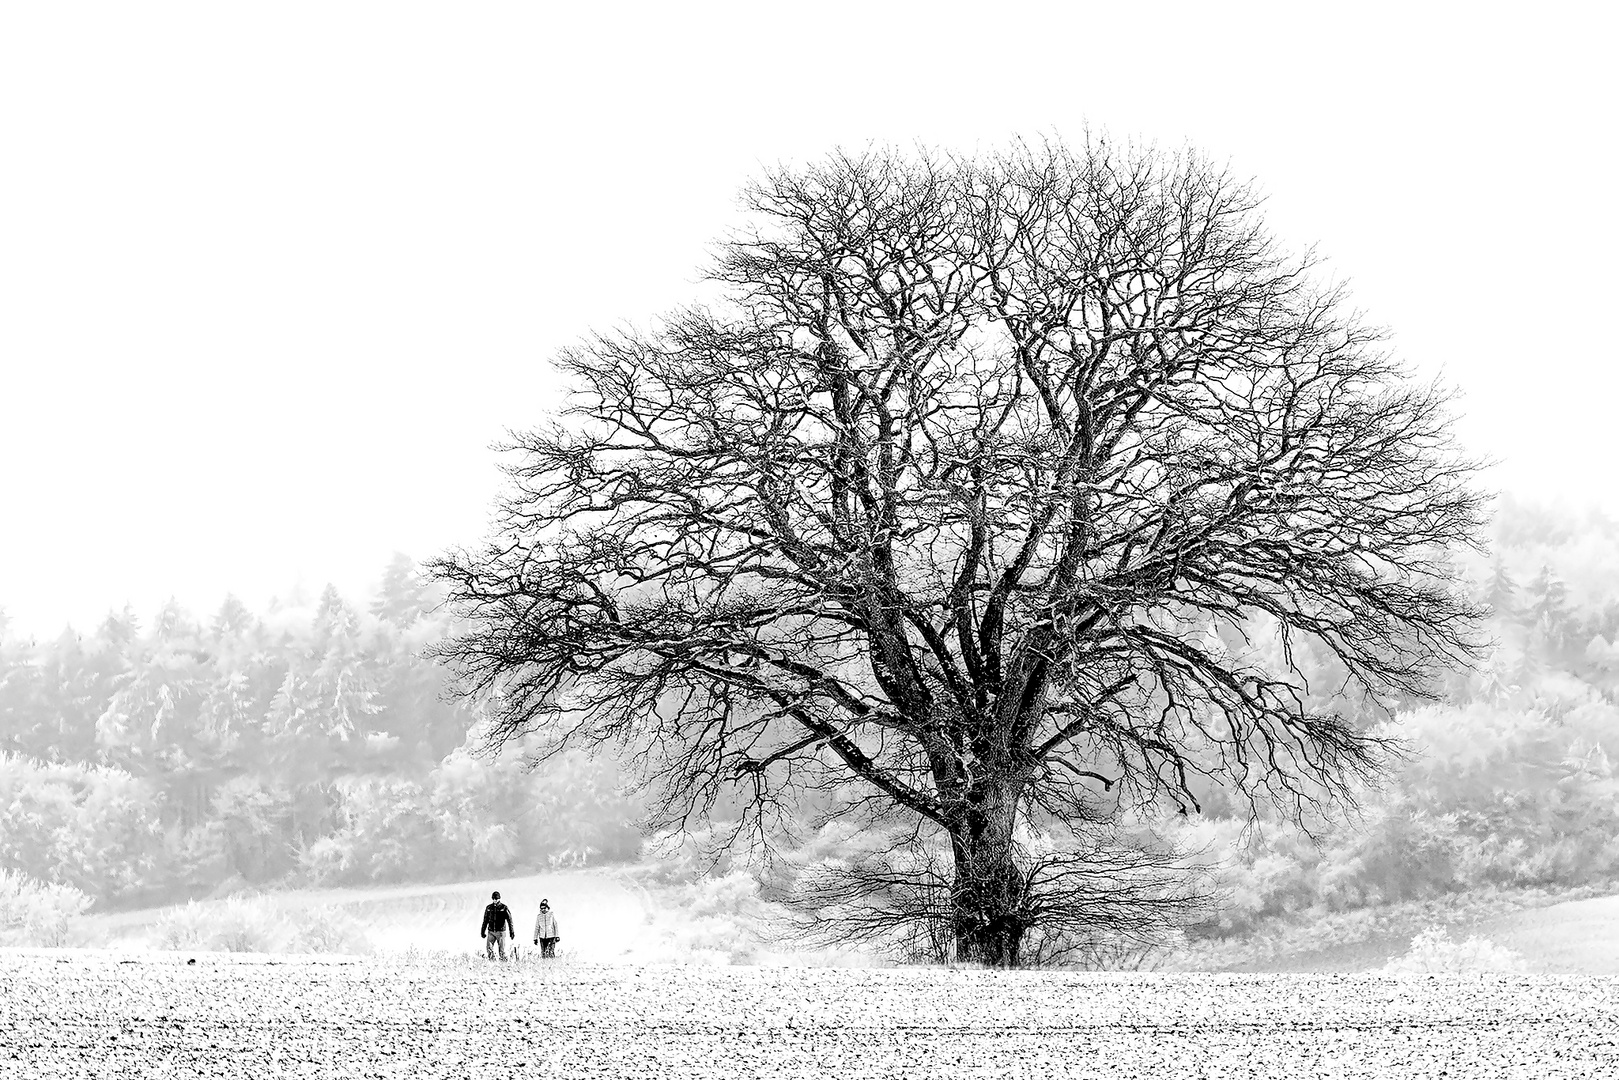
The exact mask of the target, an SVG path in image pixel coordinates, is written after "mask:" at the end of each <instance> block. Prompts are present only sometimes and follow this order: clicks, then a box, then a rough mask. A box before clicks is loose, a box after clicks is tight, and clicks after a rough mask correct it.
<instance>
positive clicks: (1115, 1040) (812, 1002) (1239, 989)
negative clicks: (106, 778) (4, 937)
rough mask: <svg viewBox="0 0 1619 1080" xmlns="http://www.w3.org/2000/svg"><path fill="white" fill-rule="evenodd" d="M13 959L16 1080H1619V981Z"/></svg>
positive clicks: (3, 1033) (0, 974)
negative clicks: (532, 1079) (1057, 1079)
mask: <svg viewBox="0 0 1619 1080" xmlns="http://www.w3.org/2000/svg"><path fill="white" fill-rule="evenodd" d="M192 960H193V958H192V957H188V956H186V955H185V954H183V953H130V952H122V953H121V952H118V951H114V950H65V951H55V952H53V951H47V950H38V951H27V950H4V951H0V1075H4V1076H7V1077H15V1078H17V1080H27V1078H34V1077H40V1078H43V1077H51V1078H55V1077H62V1076H94V1077H100V1076H120V1077H122V1076H129V1077H149V1076H158V1077H162V1076H176V1077H181V1076H184V1077H191V1076H207V1077H253V1078H255V1080H259V1078H264V1077H270V1076H308V1077H322V1078H325V1077H332V1076H343V1077H348V1076H378V1077H461V1076H465V1077H484V1076H488V1077H514V1076H568V1077H578V1076H615V1077H652V1076H669V1077H679V1078H681V1080H686V1078H692V1077H744V1076H746V1077H752V1076H784V1077H787V1076H790V1077H801V1076H836V1077H839V1078H840V1080H854V1078H856V1077H889V1076H925V1077H930V1078H934V1077H955V1076H1031V1077H1047V1076H1074V1077H1084V1076H1095V1077H1107V1078H1108V1080H1129V1078H1132V1077H1164V1076H1173V1077H1222V1076H1229V1077H1287V1078H1289V1080H1303V1078H1306V1077H1338V1076H1380V1077H1382V1076H1399V1077H1434V1076H1440V1075H1445V1076H1449V1077H1453V1078H1454V1077H1459V1076H1480V1077H1485V1076H1488V1077H1502V1076H1522V1077H1537V1078H1539V1077H1595V1076H1619V982H1616V981H1615V980H1614V979H1611V978H1592V977H1576V976H1563V977H1549V976H1451V977H1430V976H1414V977H1413V976H1401V977H1392V976H1364V975H1363V976H1314V975H1141V974H1132V975H1120V974H1107V975H1104V974H1076V973H1059V972H1009V973H1008V972H989V971H973V970H950V969H921V968H899V969H839V968H780V967H774V968H771V967H730V968H722V967H712V966H701V965H683V966H675V965H662V966H660V965H635V966H631V965H618V966H611V965H595V964H584V963H575V962H564V963H556V964H552V965H550V966H545V965H541V964H540V963H538V962H537V961H530V960H525V961H524V962H523V963H520V964H489V963H487V962H485V961H483V960H481V959H477V960H474V959H472V958H461V959H442V958H441V959H438V960H434V961H427V962H422V961H411V960H407V959H400V958H372V959H353V960H342V959H335V958H313V957H302V958H295V957H268V956H257V957H250V956H245V955H240V954H222V953H200V954H198V955H197V956H196V957H195V958H194V961H195V962H192Z"/></svg>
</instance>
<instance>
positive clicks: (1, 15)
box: [0, 0, 1619, 634]
mask: <svg viewBox="0 0 1619 1080" xmlns="http://www.w3.org/2000/svg"><path fill="white" fill-rule="evenodd" d="M567 7H568V8H569V9H571V10H568V11H563V10H561V8H562V5H557V8H558V10H555V11H552V10H548V9H549V8H550V5H542V4H533V3H528V4H511V5H496V4H477V3H471V2H457V3H444V4H438V5H423V4H407V3H397V2H395V3H387V4H362V3H341V2H337V0H323V2H319V3H293V2H286V0H282V2H277V3H273V4H268V3H267V4H257V5H248V4H221V3H217V2H209V3H197V4H174V3H160V2H146V3H141V4H126V3H109V4H104V5H89V4H79V3H71V2H66V0H51V2H49V3H14V4H5V5H3V6H0V606H3V607H4V608H5V609H6V610H7V611H8V612H9V614H10V615H11V616H12V618H13V623H14V628H15V629H18V630H23V631H26V632H32V633H37V634H52V633H55V632H56V631H58V630H59V629H60V628H61V626H62V625H63V624H64V623H65V622H67V621H70V620H71V621H72V622H73V623H74V625H76V626H78V627H80V628H84V629H88V628H90V627H91V626H93V625H94V624H95V623H96V622H98V621H99V619H100V618H101V617H102V616H103V615H104V614H105V612H106V611H107V610H108V609H109V608H112V607H115V606H121V605H122V604H123V603H124V602H126V601H129V602H132V603H134V604H135V606H136V608H137V609H138V610H139V611H141V613H142V614H143V615H145V616H146V617H147V618H150V615H151V613H152V611H153V610H154V609H155V607H156V605H157V604H159V603H160V602H161V601H162V600H163V599H164V598H166V597H168V596H170V595H173V596H176V597H178V598H179V599H180V600H181V601H182V602H183V603H185V604H187V605H189V606H191V607H193V608H194V609H196V610H198V611H199V612H206V611H209V610H211V609H212V608H213V607H214V606H215V605H217V603H218V602H219V600H220V599H221V598H222V597H223V595H224V594H225V593H226V592H227V591H234V592H236V593H237V594H238V595H240V596H242V597H243V599H245V600H247V601H248V602H249V603H251V604H254V605H261V604H262V603H263V602H264V601H265V600H266V599H267V598H268V597H269V596H270V595H271V594H272V593H274V592H279V591H284V590H285V589H287V588H288V587H289V586H291V585H293V584H294V583H296V582H300V581H301V582H302V583H303V585H304V587H306V588H307V589H309V590H311V591H317V590H318V589H319V588H320V586H321V585H322V584H324V583H325V582H327V581H334V582H336V583H337V584H338V585H339V586H340V587H342V588H344V589H345V590H349V591H358V590H359V589H361V588H363V587H365V585H366V584H367V583H368V582H369V581H370V580H372V579H374V578H375V577H376V576H377V574H378V573H379V571H380V569H381V567H382V565H383V563H384V562H385V561H386V559H387V558H388V556H389V555H390V553H391V552H393V551H395V550H402V551H405V552H408V553H410V554H413V555H416V556H418V557H424V556H427V555H430V554H432V553H434V552H436V551H438V550H440V549H441V548H443V547H444V546H446V545H448V544H452V543H460V542H467V543H470V542H473V541H475V540H477V539H479V538H480V537H481V535H482V533H483V530H484V526H485V522H486V520H487V508H488V506H489V503H490V500H491V498H492V496H493V494H494V492H495V491H496V490H497V487H498V480H499V478H498V475H497V473H496V471H495V456H494V455H493V454H492V453H491V452H490V451H489V449H488V446H489V444H490V443H491V442H492V441H494V440H495V439H496V438H498V437H499V435H500V434H501V432H502V430H503V429H505V428H506V427H508V426H519V427H521V426H527V425H529V424H532V423H534V422H535V421H537V420H538V419H540V417H541V415H542V412H543V410H544V409H546V408H547V407H548V406H550V405H552V404H555V402H556V400H557V398H556V393H555V391H556V387H555V383H554V380H553V379H552V378H551V377H550V376H549V375H548V373H547V369H546V364H545V361H546V358H547V357H548V356H549V355H551V354H552V352H553V351H554V350H555V349H557V348H558V347H559V346H562V345H566V344H568V343H570V342H572V341H574V340H576V339H578V338H579V337H580V336H582V335H583V334H584V333H585V332H586V331H587V330H589V329H591V328H593V327H606V326H609V325H611V324H613V323H615V322H618V321H621V320H637V321H640V320H644V319H645V318H646V317H647V316H649V315H651V314H654V313H656V312H657V311H659V310H662V309H665V308H668V307H670V306H672V305H674V304H677V303H679V302H681V301H682V300H684V299H686V298H688V297H689V296H690V295H691V294H692V293H693V291H694V279H695V271H696V269H697V268H698V267H699V265H700V264H701V263H702V261H703V259H704V257H705V254H706V252H707V250H708V245H709V243H710V242H711V241H712V240H714V239H715V238H717V237H718V236H719V235H720V234H721V232H722V231H723V230H724V229H725V228H726V227H727V226H728V225H730V224H732V223H734V221H735V220H736V218H735V203H734V195H735V192H736V190H737V188H738V186H739V185H740V184H741V183H742V182H743V181H744V180H746V179H747V178H748V177H749V176H751V175H753V174H755V173H756V172H757V171H758V168H759V166H760V165H761V164H762V163H775V162H777V161H781V160H803V159H806V158H813V157H818V156H819V155H821V154H822V153H824V152H825V151H827V150H829V149H831V148H833V147H834V146H837V145H844V146H860V145H863V144H864V143H866V142H867V141H868V140H872V139H879V140H898V141H901V142H905V143H910V142H913V141H916V140H922V141H924V142H927V143H930V144H934V145H940V146H948V147H952V148H957V149H971V148H972V147H973V146H975V145H985V146H988V145H996V144H1000V143H1002V142H1004V141H1005V140H1006V139H1007V137H1008V136H1010V135H1012V134H1015V133H1024V134H1030V135H1039V134H1042V133H1055V134H1059V135H1066V136H1068V137H1070V138H1071V139H1073V140H1074V141H1077V140H1078V138H1079V136H1080V133H1081V128H1082V125H1083V124H1084V123H1085V122H1086V121H1089V122H1090V123H1091V124H1092V125H1094V126H1098V127H1102V128H1106V129H1107V130H1108V131H1109V132H1110V133H1111V134H1113V135H1115V136H1131V137H1139V138H1145V139H1150V140H1155V141H1157V142H1159V143H1162V144H1168V145H1171V146H1173V145H1178V144H1180V143H1182V142H1186V141H1190V142H1191V143H1193V144H1195V145H1196V146H1198V147H1200V148H1201V149H1203V150H1204V151H1206V152H1208V153H1210V154H1212V155H1214V156H1215V157H1217V158H1221V159H1226V160H1229V162H1230V164H1231V166H1232V168H1233V169H1234V170H1235V171H1236V172H1238V173H1240V174H1243V175H1248V176H1252V177H1254V178H1256V179H1257V180H1258V181H1259V183H1260V185H1261V186H1262V188H1263V189H1264V190H1265V191H1267V192H1268V193H1269V194H1270V196H1271V201H1270V204H1269V211H1268V219H1269V222H1270V224H1271V226H1272V228H1273V229H1274V230H1275V231H1276V232H1277V233H1278V234H1279V235H1280V236H1281V237H1283V238H1284V239H1285V240H1286V241H1288V242H1290V243H1291V244H1293V245H1295V246H1297V247H1303V246H1306V245H1308V244H1311V243H1314V244H1316V245H1318V247H1319V250H1320V251H1321V253H1322V254H1324V255H1326V256H1327V257H1328V258H1329V259H1330V264H1329V265H1330V267H1331V268H1332V270H1333V272H1334V273H1335V274H1337V275H1339V276H1341V277H1345V278H1348V279H1349V280H1350V281H1351V283H1352V285H1353V288H1354V294H1355V298H1356V301H1357V305H1358V306H1359V307H1361V308H1363V309H1364V310H1365V311H1366V312H1367V313H1368V315H1369V316H1370V318H1371V319H1372V321H1375V322H1377V323H1380V324H1383V325H1386V326H1388V327H1390V328H1392V330H1393V331H1394V334H1395V338H1394V340H1395V344H1396V347H1397V348H1398V349H1399V351H1400V352H1401V353H1402V354H1403V355H1404V356H1406V357H1407V358H1408V359H1410V360H1411V361H1413V362H1414V363H1416V364H1417V365H1418V366H1419V367H1420V368H1421V369H1422V370H1425V371H1433V372H1439V371H1442V372H1443V373H1444V374H1445V375H1446V376H1447V377H1448V378H1450V379H1451V380H1452V381H1454V382H1455V383H1457V384H1459V385H1460V386H1461V388H1462V389H1463V390H1464V392H1465V394H1466V397H1465V399H1464V401H1463V402H1462V409H1463V410H1464V412H1465V419H1464V421H1463V423H1462V425H1461V427H1460V431H1461V434H1462V436H1463V438H1464V439H1465V441H1466V442H1467V443H1468V444H1469V445H1470V446H1471V447H1472V448H1474V449H1475V450H1477V451H1479V452H1483V453H1487V454H1490V455H1493V456H1495V457H1497V458H1499V459H1502V461H1503V462H1504V464H1503V466H1502V467H1501V468H1500V469H1498V470H1497V471H1496V473H1495V474H1494V475H1492V476H1491V477H1490V480H1491V482H1492V483H1493V484H1495V485H1497V486H1501V487H1505V488H1508V489H1511V490H1514V491H1518V492H1522V493H1525V494H1527V495H1530V496H1531V497H1535V496H1541V497H1544V496H1546V495H1562V496H1564V497H1566V498H1568V499H1570V500H1571V501H1573V502H1576V503H1583V502H1597V503H1601V504H1604V505H1606V506H1607V507H1609V508H1610V509H1619V489H1616V486H1615V484H1614V482H1613V480H1612V479H1611V475H1612V473H1611V469H1612V468H1613V465H1614V453H1613V448H1612V438H1611V435H1610V432H1611V430H1612V427H1611V424H1610V417H1611V415H1612V411H1613V409H1614V407H1615V403H1614V390H1615V389H1616V385H1619V377H1616V375H1615V360H1616V355H1615V354H1616V349H1615V346H1614V331H1613V330H1612V328H1611V327H1610V326H1609V321H1610V320H1609V318H1608V316H1609V314H1610V313H1611V311H1612V309H1613V305H1614V297H1615V295H1616V294H1619V270H1616V268H1615V267H1616V256H1615V253H1616V252H1619V235H1616V234H1619V228H1616V225H1615V202H1614V198H1615V193H1616V190H1619V189H1616V186H1615V179H1614V171H1613V166H1614V156H1615V154H1614V145H1615V135H1616V132H1619V122H1616V117H1615V111H1616V108H1615V106H1616V102H1619V88H1616V86H1615V75H1614V72H1615V70H1616V69H1619V65H1616V64H1615V62H1614V59H1613V52H1612V50H1613V46H1614V42H1615V40H1616V39H1615V35H1614V30H1615V24H1614V21H1613V16H1611V15H1609V14H1607V12H1608V11H1609V10H1611V9H1612V7H1613V5H1610V4H1598V3H1591V4H1588V5H1586V4H1582V5H1566V6H1557V5H1552V4H1546V3H1538V4H1535V5H1518V6H1515V7H1514V8H1512V9H1507V8H1502V9H1500V10H1495V9H1493V8H1492V7H1491V6H1490V5H1487V4H1478V3H1473V4H1456V5H1454V6H1450V7H1448V8H1446V7H1442V6H1439V5H1432V6H1428V7H1427V8H1426V11H1427V13H1426V14H1418V13H1416V12H1415V10H1414V9H1416V8H1417V7H1418V5H1416V4H1410V3H1407V4H1396V5H1390V6H1387V7H1381V8H1380V7H1377V6H1375V5H1369V4H1365V3H1356V4H1338V5H1331V7H1332V8H1333V9H1334V10H1333V11H1332V12H1330V13H1329V12H1328V11H1327V7H1328V6H1327V5H1298V4H1293V5H1274V6H1252V5H1249V6H1242V5H1233V4H1224V3H1221V4H1195V5H1188V6H1186V7H1176V6H1174V5H1169V4H1153V5H1137V4H1122V3H1117V2H1113V3H1107V4H1102V5H1089V4H1079V3H1068V4H1053V5H1050V6H1044V5H1017V4H1012V3H998V4H978V5H973V6H972V7H971V8H967V9H955V8H952V7H951V6H949V5H943V4H916V5H904V4H883V5H878V4H875V3H872V4H859V3H853V4H849V3H814V4H793V5H785V4H783V5H766V4H756V3H755V4H736V5H729V6H720V5H702V4H693V3H684V4H657V5H648V6H646V7H645V8H641V7H630V6H625V5H612V4H574V5H567ZM874 9H880V12H879V11H878V10H874Z"/></svg>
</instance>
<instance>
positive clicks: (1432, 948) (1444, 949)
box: [1383, 926, 1523, 974]
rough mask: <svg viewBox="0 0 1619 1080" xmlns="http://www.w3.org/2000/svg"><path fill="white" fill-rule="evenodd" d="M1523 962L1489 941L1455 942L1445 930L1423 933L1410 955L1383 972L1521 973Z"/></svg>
mask: <svg viewBox="0 0 1619 1080" xmlns="http://www.w3.org/2000/svg"><path fill="white" fill-rule="evenodd" d="M1522 967H1523V961H1522V958H1521V957H1520V956H1519V955H1518V954H1517V953H1515V952H1513V951H1512V950H1511V949H1504V948H1502V947H1501V946H1499V945H1496V944H1495V943H1493V942H1491V941H1489V940H1488V939H1486V938H1481V937H1470V938H1468V939H1467V940H1466V941H1460V942H1458V941H1452V940H1451V938H1450V932H1449V931H1448V930H1446V929H1445V928H1444V927H1442V926H1436V927H1432V928H1430V929H1428V930H1424V931H1423V932H1422V933H1420V934H1418V935H1417V936H1416V937H1414V938H1412V939H1411V951H1410V952H1408V953H1406V954H1405V955H1404V956H1402V957H1399V958H1398V959H1395V960H1390V961H1389V962H1388V963H1387V964H1385V965H1384V966H1383V970H1384V971H1385V972H1388V973H1390V974H1420V973H1437V972H1445V973H1450V974H1467V973H1472V972H1481V971H1519V970H1521V969H1522Z"/></svg>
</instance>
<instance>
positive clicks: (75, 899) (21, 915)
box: [0, 870, 90, 948]
mask: <svg viewBox="0 0 1619 1080" xmlns="http://www.w3.org/2000/svg"><path fill="white" fill-rule="evenodd" d="M89 906H90V898H89V897H88V896H86V895H85V894H84V893H82V892H80V891H79V890H78V889H75V888H73V887H72V886H71V885H54V884H51V883H49V882H44V881H36V880H34V879H33V878H31V877H29V876H28V875H27V874H22V873H17V872H14V871H11V870H0V945H31V946H37V947H45V948H57V947H59V946H62V945H68V944H71V943H72V940H73V938H72V933H73V927H72V925H71V920H73V919H75V918H77V917H78V916H80V915H83V914H84V912H85V910H86V909H87V908H89Z"/></svg>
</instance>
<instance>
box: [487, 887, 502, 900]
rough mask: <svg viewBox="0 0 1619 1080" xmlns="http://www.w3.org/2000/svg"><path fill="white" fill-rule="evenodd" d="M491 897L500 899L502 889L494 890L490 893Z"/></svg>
mask: <svg viewBox="0 0 1619 1080" xmlns="http://www.w3.org/2000/svg"><path fill="white" fill-rule="evenodd" d="M489 899H491V900H499V899H500V890H499V889H496V890H495V891H494V892H492V893H490V894H489Z"/></svg>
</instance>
